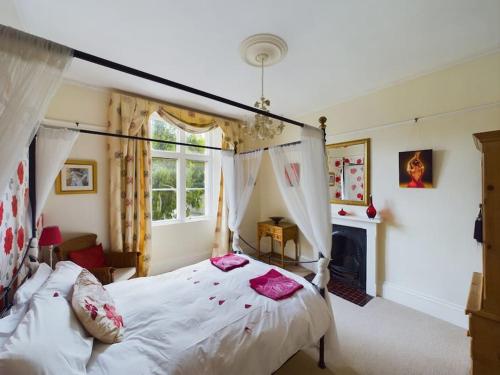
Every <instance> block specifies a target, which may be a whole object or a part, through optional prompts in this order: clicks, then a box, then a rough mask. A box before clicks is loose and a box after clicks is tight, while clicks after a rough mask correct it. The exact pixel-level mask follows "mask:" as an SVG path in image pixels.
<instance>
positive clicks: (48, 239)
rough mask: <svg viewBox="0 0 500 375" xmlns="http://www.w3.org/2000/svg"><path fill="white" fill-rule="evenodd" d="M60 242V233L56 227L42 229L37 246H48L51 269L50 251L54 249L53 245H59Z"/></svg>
mask: <svg viewBox="0 0 500 375" xmlns="http://www.w3.org/2000/svg"><path fill="white" fill-rule="evenodd" d="M62 242H63V241H62V236H61V231H60V230H59V227H58V226H57V225H54V226H50V227H45V228H43V230H42V235H41V236H40V240H39V241H38V245H40V246H49V253H50V267H52V250H53V249H54V245H59V244H60V243H62Z"/></svg>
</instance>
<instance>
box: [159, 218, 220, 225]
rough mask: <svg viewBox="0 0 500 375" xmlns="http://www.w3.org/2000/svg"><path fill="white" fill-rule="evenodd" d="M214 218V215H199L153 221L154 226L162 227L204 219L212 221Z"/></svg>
mask: <svg viewBox="0 0 500 375" xmlns="http://www.w3.org/2000/svg"><path fill="white" fill-rule="evenodd" d="M212 219H214V218H213V217H212V216H198V217H194V218H190V219H184V220H178V219H172V220H157V221H153V222H152V226H153V227H162V226H166V225H177V224H189V223H198V222H202V221H210V220H212Z"/></svg>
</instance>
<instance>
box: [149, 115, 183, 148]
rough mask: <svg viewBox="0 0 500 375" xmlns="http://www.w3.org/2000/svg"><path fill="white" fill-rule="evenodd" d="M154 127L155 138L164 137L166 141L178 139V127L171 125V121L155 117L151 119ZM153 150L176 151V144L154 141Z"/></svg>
mask: <svg viewBox="0 0 500 375" xmlns="http://www.w3.org/2000/svg"><path fill="white" fill-rule="evenodd" d="M151 122H152V128H153V138H155V139H162V140H164V141H173V142H175V141H177V128H176V127H174V126H172V125H170V124H169V123H167V122H165V121H163V120H159V119H156V118H153V119H152V120H151ZM152 147H153V150H160V151H175V150H176V147H177V146H176V145H171V144H168V143H158V142H153V144H152Z"/></svg>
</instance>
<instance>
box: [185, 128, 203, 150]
mask: <svg viewBox="0 0 500 375" xmlns="http://www.w3.org/2000/svg"><path fill="white" fill-rule="evenodd" d="M186 143H190V144H193V145H200V146H205V134H191V133H186ZM187 152H188V153H190V154H204V153H205V152H206V149H204V148H200V147H191V146H188V147H187Z"/></svg>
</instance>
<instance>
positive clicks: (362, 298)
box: [304, 273, 373, 306]
mask: <svg viewBox="0 0 500 375" xmlns="http://www.w3.org/2000/svg"><path fill="white" fill-rule="evenodd" d="M314 276H316V274H315V273H310V274H309V275H306V276H305V277H304V278H305V279H306V280H307V281H312V279H314ZM328 291H329V292H330V293H333V294H335V295H336V296H338V297H340V298H343V299H345V300H347V301H349V302H352V303H354V304H356V305H358V306H364V305H366V304H367V303H368V302H370V301H371V299H372V298H373V297H372V296H369V295H368V294H366V293H365V292H363V291H362V290H359V289H356V288H353V287H352V286H349V285H347V284H344V283H342V282H340V281H337V280H334V279H330V281H329V283H328Z"/></svg>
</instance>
